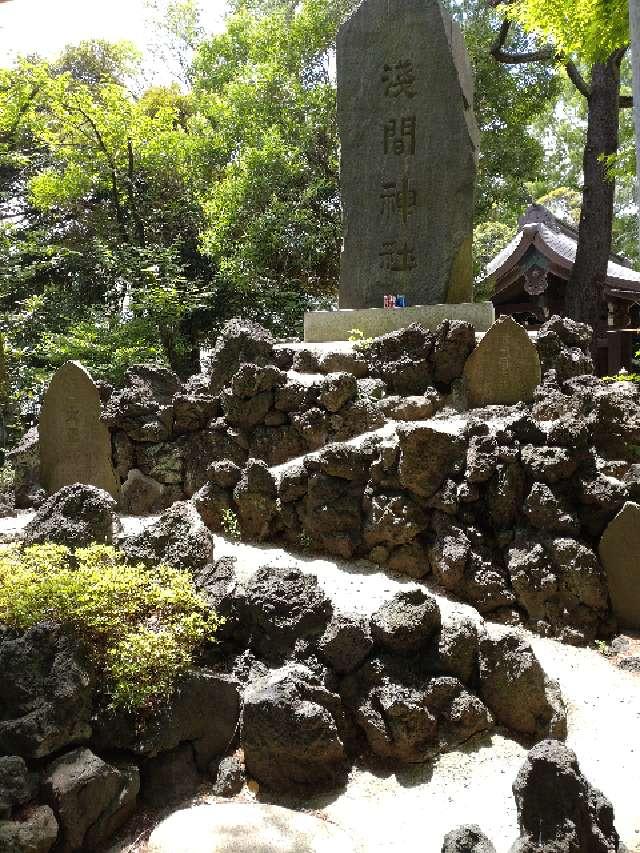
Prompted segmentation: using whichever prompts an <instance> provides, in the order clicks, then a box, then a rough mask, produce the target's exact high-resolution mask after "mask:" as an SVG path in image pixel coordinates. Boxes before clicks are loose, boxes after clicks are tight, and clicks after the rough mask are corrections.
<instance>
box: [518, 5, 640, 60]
mask: <svg viewBox="0 0 640 853" xmlns="http://www.w3.org/2000/svg"><path fill="white" fill-rule="evenodd" d="M505 8H506V11H507V12H508V14H509V15H511V16H512V17H513V18H514V19H515V20H517V21H519V22H520V23H521V24H522V25H523V26H524V27H525V28H526V29H527V30H530V31H532V32H536V33H539V34H540V35H542V36H544V37H545V38H549V39H551V40H552V41H553V42H554V43H555V44H556V45H557V46H558V48H559V50H561V51H562V52H563V53H565V54H567V55H578V56H579V57H580V58H581V59H582V60H583V61H584V62H588V63H592V62H595V61H598V60H603V59H606V58H607V57H608V56H610V55H611V54H612V53H613V52H614V51H615V50H618V49H619V48H620V47H622V46H624V45H626V44H628V42H629V11H628V5H627V0H551V2H550V0H515V2H514V3H509V4H508V5H506V6H505Z"/></svg>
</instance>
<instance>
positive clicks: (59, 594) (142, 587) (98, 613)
mask: <svg viewBox="0 0 640 853" xmlns="http://www.w3.org/2000/svg"><path fill="white" fill-rule="evenodd" d="M43 619H51V620H54V621H56V622H59V623H61V624H63V625H65V626H68V627H69V628H71V630H72V631H73V632H74V633H75V634H76V635H77V636H79V637H80V638H81V639H83V640H85V641H86V642H87V645H88V647H89V650H90V654H91V656H92V659H93V663H94V664H95V667H96V670H97V673H98V684H100V685H101V688H100V689H101V692H102V694H103V695H102V696H101V698H102V699H104V700H105V701H107V702H108V704H109V705H110V706H111V707H113V708H124V709H126V710H129V711H148V710H152V709H153V708H154V707H155V706H157V705H158V704H159V703H161V702H162V701H163V700H166V699H167V697H169V696H170V695H171V693H172V691H173V689H174V685H175V682H176V679H177V678H178V677H179V676H180V675H181V674H182V673H184V672H185V670H186V669H188V668H189V666H190V665H191V663H192V661H193V659H194V656H195V654H196V653H197V651H198V649H199V648H200V647H201V646H202V645H203V643H204V642H205V641H207V640H212V639H213V638H214V635H215V631H216V628H217V626H218V624H219V621H218V619H217V617H216V615H215V614H214V613H212V611H211V610H209V608H208V607H207V605H206V603H205V602H204V600H203V599H202V598H201V597H200V596H199V595H198V594H197V593H196V591H195V589H194V588H193V584H192V581H191V576H190V575H189V573H188V572H184V571H178V570H176V569H172V568H169V567H167V566H158V567H156V568H153V569H148V568H146V567H145V566H143V565H142V564H138V565H132V564H129V563H127V562H126V560H125V558H124V557H123V556H122V554H120V553H119V552H118V551H117V550H116V549H115V548H113V547H111V546H107V545H92V546H91V547H89V548H78V549H77V550H76V551H75V554H72V553H71V552H70V551H69V549H68V548H65V547H64V546H61V545H50V544H48V545H35V546H31V547H28V548H24V547H22V546H21V545H19V544H11V545H4V546H0V623H3V624H5V625H8V626H10V627H14V628H17V629H20V630H24V629H26V628H28V627H30V626H31V625H34V624H35V623H37V622H40V621H42V620H43Z"/></svg>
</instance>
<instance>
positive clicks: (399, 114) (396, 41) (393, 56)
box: [305, 0, 494, 341]
mask: <svg viewBox="0 0 640 853" xmlns="http://www.w3.org/2000/svg"><path fill="white" fill-rule="evenodd" d="M336 63H337V107H338V129H339V133H340V145H341V153H340V190H341V202H342V217H343V247H342V255H341V259H340V297H339V307H340V310H339V311H337V312H315V313H313V314H307V315H306V316H305V340H308V341H321V340H332V339H334V340H337V339H340V338H343V339H344V338H345V337H347V335H346V334H345V326H346V327H347V330H348V329H349V328H354V327H357V328H359V329H361V331H362V332H363V333H364V334H365V335H377V334H381V333H383V332H386V331H390V330H391V329H397V328H401V327H402V326H406V325H409V324H410V323H412V322H420V323H422V324H423V325H425V326H426V327H434V326H436V325H437V324H438V323H439V322H440V321H441V320H442V319H444V318H447V319H460V320H469V321H470V322H472V323H474V325H475V326H476V329H477V330H478V331H486V329H487V328H488V327H489V325H490V324H491V322H492V321H493V319H494V314H493V308H492V306H491V305H490V304H488V303H482V304H476V305H473V304H471V302H472V298H473V290H472V257H471V238H472V231H473V194H474V183H475V173H476V161H477V150H478V129H477V126H476V122H475V118H474V115H473V79H472V72H471V67H470V64H469V59H468V56H467V52H466V49H465V45H464V41H463V38H462V34H461V31H460V29H459V27H458V25H457V24H456V23H455V22H454V21H453V20H452V19H451V17H450V16H449V15H448V13H447V12H446V11H445V10H444V9H443V8H442V7H441V6H440V4H439V2H438V0H364V2H363V3H361V5H360V6H358V8H357V9H356V10H355V11H354V12H353V14H352V15H351V17H350V18H349V19H348V20H347V21H346V22H345V23H344V24H343V25H342V27H341V28H340V31H339V32H338V38H337V46H336ZM387 294H390V295H393V296H398V295H400V296H403V297H404V304H405V305H406V306H408V307H403V308H398V309H396V310H393V309H389V308H385V307H384V297H385V295H387ZM423 306H424V308H423ZM454 306H455V307H454ZM345 309H347V310H345ZM426 309H428V310H426ZM350 311H352V315H350ZM434 311H435V314H437V319H435V320H432V317H431V315H432V314H434ZM339 315H343V316H342V317H340V316H339ZM332 332H333V337H332Z"/></svg>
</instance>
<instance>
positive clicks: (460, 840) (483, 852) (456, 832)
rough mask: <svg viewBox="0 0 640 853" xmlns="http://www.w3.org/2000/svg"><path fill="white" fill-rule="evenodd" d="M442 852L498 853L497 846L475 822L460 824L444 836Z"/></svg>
mask: <svg viewBox="0 0 640 853" xmlns="http://www.w3.org/2000/svg"><path fill="white" fill-rule="evenodd" d="M441 853H496V848H495V847H494V846H493V844H492V843H491V842H490V841H489V839H488V838H487V836H486V835H485V834H484V833H483V832H482V830H481V829H480V827H479V826H476V825H475V824H473V825H470V826H459V827H458V828H457V829H452V830H451V832H448V833H447V834H446V835H445V837H444V842H443V844H442V851H441Z"/></svg>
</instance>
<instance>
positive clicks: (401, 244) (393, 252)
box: [380, 240, 416, 272]
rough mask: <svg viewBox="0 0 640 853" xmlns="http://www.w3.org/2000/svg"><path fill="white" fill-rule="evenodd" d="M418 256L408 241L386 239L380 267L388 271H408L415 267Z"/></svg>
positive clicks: (381, 252)
mask: <svg viewBox="0 0 640 853" xmlns="http://www.w3.org/2000/svg"><path fill="white" fill-rule="evenodd" d="M415 266H416V256H415V254H414V248H413V246H409V244H408V243H407V241H406V240H405V241H401V240H386V241H385V242H384V243H383V244H382V249H381V251H380V267H381V269H383V270H387V271H388V272H407V271H408V270H412V269H415Z"/></svg>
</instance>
